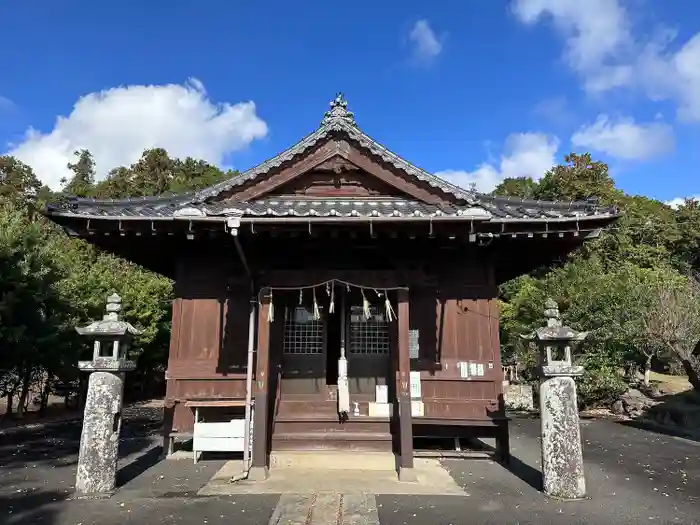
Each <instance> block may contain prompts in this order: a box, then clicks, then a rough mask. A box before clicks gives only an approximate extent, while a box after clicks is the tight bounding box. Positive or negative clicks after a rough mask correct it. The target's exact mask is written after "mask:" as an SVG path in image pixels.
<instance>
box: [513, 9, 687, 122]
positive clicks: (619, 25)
mask: <svg viewBox="0 0 700 525" xmlns="http://www.w3.org/2000/svg"><path fill="white" fill-rule="evenodd" d="M511 8H512V11H513V12H514V13H515V15H516V16H517V18H518V19H519V20H520V21H521V22H523V23H525V24H529V25H532V24H535V23H537V22H539V21H540V20H542V19H544V18H550V19H551V20H552V21H553V23H554V25H555V26H556V27H557V28H558V29H559V30H560V32H561V33H562V34H563V35H564V37H565V39H566V51H565V57H566V60H567V62H568V64H569V66H570V67H571V68H572V69H573V70H574V71H576V72H577V73H578V74H579V75H581V77H582V78H583V80H584V84H585V88H586V89H587V90H588V91H589V92H604V91H607V90H610V89H613V88H620V87H633V88H637V89H641V90H642V91H643V92H644V93H646V95H647V96H648V97H650V98H651V99H652V100H672V101H673V102H674V103H675V104H676V105H677V108H678V116H679V118H681V119H682V120H686V121H700V66H698V64H700V33H696V34H695V35H694V36H692V37H691V38H690V39H688V40H687V41H686V42H684V43H678V42H677V41H676V40H677V35H676V32H675V31H671V30H669V29H668V28H663V27H660V28H657V31H656V32H655V33H653V34H652V35H651V36H647V35H648V33H644V36H641V32H640V31H636V32H635V31H634V28H633V26H632V23H631V21H630V17H629V14H628V13H627V11H626V10H625V8H624V6H623V4H622V2H621V0H587V1H585V2H583V1H581V0H513V2H512V4H511Z"/></svg>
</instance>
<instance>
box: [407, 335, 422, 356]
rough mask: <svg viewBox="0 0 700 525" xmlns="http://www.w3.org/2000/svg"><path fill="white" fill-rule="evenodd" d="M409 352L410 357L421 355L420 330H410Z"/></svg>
mask: <svg viewBox="0 0 700 525" xmlns="http://www.w3.org/2000/svg"><path fill="white" fill-rule="evenodd" d="M408 354H409V357H410V359H418V358H419V357H420V332H419V331H418V330H409V331H408Z"/></svg>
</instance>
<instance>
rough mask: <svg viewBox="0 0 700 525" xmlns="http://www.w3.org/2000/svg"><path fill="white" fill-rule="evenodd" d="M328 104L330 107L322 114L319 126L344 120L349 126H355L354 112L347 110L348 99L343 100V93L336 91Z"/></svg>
mask: <svg viewBox="0 0 700 525" xmlns="http://www.w3.org/2000/svg"><path fill="white" fill-rule="evenodd" d="M329 106H330V109H329V110H328V111H326V112H325V113H324V114H323V120H321V127H323V126H328V125H330V124H334V123H337V122H344V123H346V124H349V125H351V126H357V122H355V114H354V113H353V112H352V111H348V101H347V100H345V95H343V93H341V92H338V93H336V95H335V98H334V99H333V100H331V102H330V104H329Z"/></svg>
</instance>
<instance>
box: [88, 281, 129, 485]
mask: <svg viewBox="0 0 700 525" xmlns="http://www.w3.org/2000/svg"><path fill="white" fill-rule="evenodd" d="M120 311H121V298H120V297H119V296H118V295H117V294H112V295H110V296H109V297H108V298H107V312H106V314H105V315H104V316H103V318H102V319H101V320H100V321H94V322H93V323H90V324H89V325H88V326H85V327H83V328H77V329H76V330H77V331H78V333H79V334H80V335H82V336H85V337H89V338H90V339H91V340H92V342H93V354H92V360H91V361H80V362H79V363H78V369H79V370H81V371H83V372H89V373H90V379H89V382H88V391H87V397H86V400H85V412H84V416H83V431H82V434H81V436H80V456H79V458H78V471H77V474H76V482H75V490H76V492H77V493H78V494H81V495H85V496H90V495H95V496H97V495H109V494H111V493H112V492H113V491H114V489H115V486H116V479H117V457H118V449H119V432H120V430H121V408H122V401H123V398H124V376H125V372H128V371H130V370H134V368H136V363H134V362H133V361H129V360H128V359H127V350H128V344H129V340H130V339H131V338H132V336H134V335H136V334H138V333H139V331H138V330H137V329H136V328H134V327H133V326H132V325H131V324H129V323H127V322H126V321H123V320H121V319H120V318H119V312H120Z"/></svg>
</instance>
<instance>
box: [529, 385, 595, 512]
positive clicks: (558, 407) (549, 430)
mask: <svg viewBox="0 0 700 525" xmlns="http://www.w3.org/2000/svg"><path fill="white" fill-rule="evenodd" d="M540 417H541V425H542V426H541V430H542V478H543V480H542V481H543V488H544V492H545V493H546V494H548V495H550V496H554V497H557V498H563V499H578V498H583V497H585V496H586V479H585V476H584V472H583V450H582V447H581V429H580V425H579V418H578V407H577V402H576V383H575V382H574V380H573V378H571V377H552V378H550V379H547V380H546V381H543V382H542V383H541V385H540Z"/></svg>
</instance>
